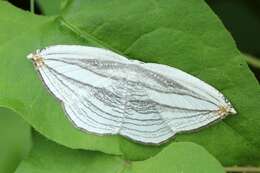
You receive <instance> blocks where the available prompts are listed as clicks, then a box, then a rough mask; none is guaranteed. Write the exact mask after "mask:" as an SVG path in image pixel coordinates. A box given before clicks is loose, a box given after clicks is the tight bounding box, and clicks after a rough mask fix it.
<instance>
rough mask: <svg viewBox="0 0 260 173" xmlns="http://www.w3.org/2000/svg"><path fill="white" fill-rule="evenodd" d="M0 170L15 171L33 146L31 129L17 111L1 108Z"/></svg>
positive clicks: (5, 171)
mask: <svg viewBox="0 0 260 173" xmlns="http://www.w3.org/2000/svg"><path fill="white" fill-rule="evenodd" d="M0 141H1V142H0V150H1V151H0V153H1V154H0V172H4V173H11V172H14V170H15V169H16V167H17V166H18V164H19V163H20V161H21V160H22V159H23V158H24V157H25V156H27V154H28V152H29V150H30V148H31V131H30V127H29V126H28V124H27V123H25V122H24V121H23V119H21V117H19V116H18V115H17V114H16V113H14V112H12V111H10V110H8V109H4V108H0Z"/></svg>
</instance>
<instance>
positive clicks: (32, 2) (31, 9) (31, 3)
mask: <svg viewBox="0 0 260 173" xmlns="http://www.w3.org/2000/svg"><path fill="white" fill-rule="evenodd" d="M30 11H31V13H34V0H30Z"/></svg>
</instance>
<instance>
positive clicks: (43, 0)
mask: <svg viewBox="0 0 260 173" xmlns="http://www.w3.org/2000/svg"><path fill="white" fill-rule="evenodd" d="M67 1H68V0H36V2H37V3H38V4H39V6H40V8H41V10H42V12H43V14H44V15H55V14H59V13H60V12H61V9H62V7H63V6H64V5H65V4H66V3H67Z"/></svg>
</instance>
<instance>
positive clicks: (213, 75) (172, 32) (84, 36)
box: [0, 0, 260, 165]
mask: <svg viewBox="0 0 260 173" xmlns="http://www.w3.org/2000/svg"><path fill="white" fill-rule="evenodd" d="M0 4H1V5H0V16H3V18H1V19H0V22H1V23H2V24H3V27H1V28H0V41H1V42H0V43H1V44H0V46H1V47H0V58H1V64H0V75H1V77H0V98H1V100H0V105H2V106H4V107H8V108H10V109H15V110H16V111H17V112H19V113H20V115H21V116H22V117H23V118H24V119H25V120H27V121H28V122H29V123H30V124H31V125H32V126H33V127H34V128H35V129H36V130H37V131H39V132H40V133H42V134H44V135H45V136H46V137H48V138H49V139H52V140H54V141H56V142H58V143H60V144H63V145H65V146H67V147H70V148H81V149H90V150H99V151H103V152H106V153H112V154H118V155H122V156H123V157H125V158H127V159H131V160H142V159H145V158H147V157H151V156H153V155H155V154H156V153H158V152H159V151H160V149H162V148H163V147H165V146H167V145H162V146H160V147H152V146H145V145H141V144H135V143H133V142H132V141H128V140H126V139H124V138H122V137H119V136H105V137H100V136H95V135H90V134H85V133H82V132H80V131H79V130H77V129H75V128H74V127H73V126H72V124H71V123H70V122H69V121H68V120H67V119H66V118H65V116H64V113H63V111H62V109H61V106H60V105H59V103H58V102H57V100H56V99H55V98H53V97H52V96H50V94H49V93H48V92H47V90H46V89H45V88H44V87H43V85H42V83H41V81H40V80H39V78H38V77H37V74H36V72H35V70H34V69H33V67H32V64H31V62H29V61H28V60H26V58H25V56H26V54H28V53H29V52H31V51H34V50H35V49H37V48H41V47H45V46H48V45H51V44H83V45H95V46H99V47H106V48H109V49H111V50H114V51H116V52H119V53H121V54H124V55H126V56H128V57H129V58H136V59H139V60H142V61H146V62H148V61H149V62H156V63H162V64H168V65H171V66H174V67H177V68H180V69H182V70H184V71H186V72H188V73H190V74H193V75H195V76H197V77H199V78H200V79H202V80H204V81H206V82H208V83H210V84H212V85H213V86H215V87H216V88H218V89H219V90H221V91H222V92H223V93H224V94H225V95H226V96H227V97H228V98H229V99H230V100H231V101H232V103H233V104H234V106H235V107H236V109H237V110H238V112H239V114H238V115H235V116H230V117H228V118H227V119H225V120H224V121H223V122H222V123H218V124H216V125H214V126H210V127H209V128H206V129H204V130H201V131H200V132H199V133H193V134H185V135H183V134H182V135H178V136H177V138H176V139H175V141H193V142H196V143H198V144H200V145H202V146H204V147H205V148H206V149H207V150H208V151H209V152H210V153H212V154H213V155H214V156H216V157H217V158H218V159H219V160H220V161H221V162H222V163H223V164H225V165H234V164H236V165H247V164H257V162H258V161H257V160H259V159H260V150H259V148H260V138H258V137H257V136H258V134H259V132H260V125H259V124H260V119H259V117H260V115H259V114H260V111H259V106H258V105H257V104H256V103H259V101H260V92H259V90H260V89H259V86H258V84H257V82H256V80H255V78H254V77H253V75H252V74H251V72H250V71H249V69H248V67H247V65H246V63H245V62H244V60H243V58H242V56H241V54H240V53H239V51H238V50H237V48H236V46H235V44H234V42H233V40H232V38H231V37H230V35H229V34H228V32H227V31H226V30H225V28H224V27H223V25H222V24H221V22H220V21H219V20H218V19H217V17H216V16H215V15H214V14H213V13H212V11H211V10H210V9H209V8H208V6H207V5H206V4H205V3H204V1H202V0H187V1H181V0H162V1H155V0H149V1H138V0H133V1H126V0H123V1H122V0H120V1H119V0H111V1H101V0H100V1H99V0H97V1H90V0H84V1H80V0H75V1H70V3H68V6H67V7H66V8H65V9H64V11H62V15H61V16H60V15H59V16H57V17H55V16H54V17H41V16H34V15H32V14H29V13H26V12H22V11H21V10H18V9H16V8H14V7H12V6H10V5H9V4H7V3H4V2H1V3H0ZM9 31H10V32H9ZM18 31H19V32H18ZM1 33H5V34H1ZM6 33H10V35H7V34H6ZM10 50H11V51H10ZM14 69H15V70H14ZM238 74H239V75H238ZM14 84H15V85H14ZM168 144H169V143H168Z"/></svg>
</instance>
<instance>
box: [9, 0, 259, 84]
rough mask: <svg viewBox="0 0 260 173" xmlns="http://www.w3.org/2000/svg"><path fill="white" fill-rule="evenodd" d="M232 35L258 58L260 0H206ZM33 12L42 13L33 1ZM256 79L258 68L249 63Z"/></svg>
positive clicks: (26, 3)
mask: <svg viewBox="0 0 260 173" xmlns="http://www.w3.org/2000/svg"><path fill="white" fill-rule="evenodd" d="M9 2H11V3H12V4H13V5H15V6H17V7H19V8H22V9H24V10H27V11H29V10H30V0H23V1H21V0H9ZM206 2H207V3H208V5H209V6H210V7H211V8H212V10H213V11H214V12H215V13H216V14H217V15H218V16H219V18H220V19H221V20H222V22H223V23H224V25H225V27H226V28H227V29H228V31H229V32H230V33H231V35H232V36H233V38H234V40H235V41H236V43H237V47H238V48H239V49H240V51H241V52H243V53H245V54H249V55H253V56H255V57H258V59H259V60H260V1H258V0H250V1H248V0H217V1H216V0H206ZM35 13H36V14H42V10H41V9H40V6H39V5H38V3H37V2H36V1H35ZM249 67H250V69H251V70H252V71H253V72H254V74H255V76H256V77H257V79H258V81H260V68H256V67H253V66H252V65H250V64H249Z"/></svg>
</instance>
